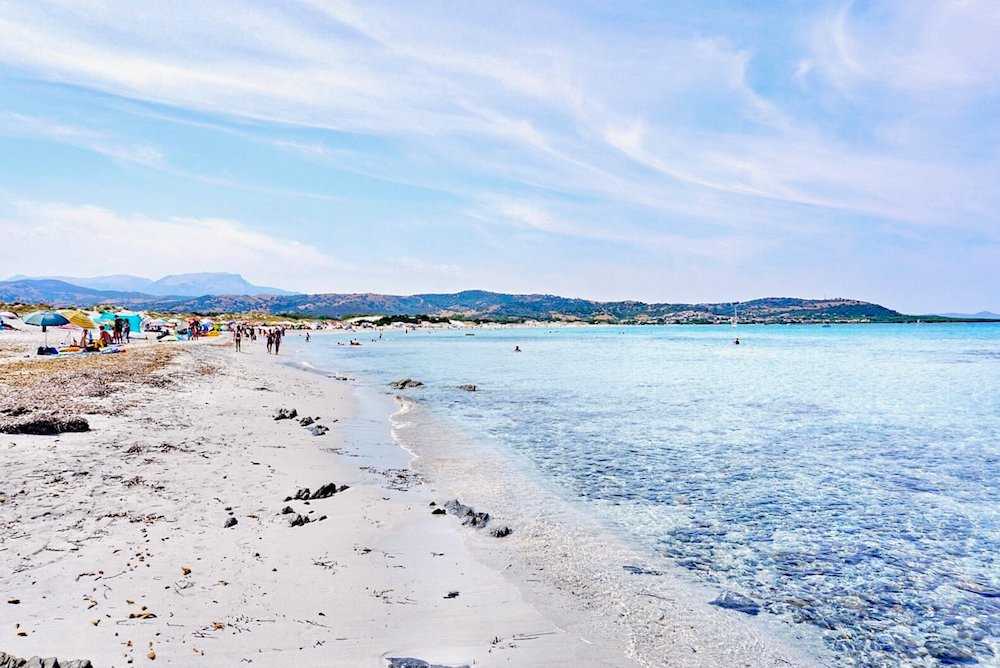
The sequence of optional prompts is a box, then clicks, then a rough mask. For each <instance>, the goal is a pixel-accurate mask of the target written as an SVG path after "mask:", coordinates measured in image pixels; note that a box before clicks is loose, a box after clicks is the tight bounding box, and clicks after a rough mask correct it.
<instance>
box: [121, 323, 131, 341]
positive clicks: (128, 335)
mask: <svg viewBox="0 0 1000 668" xmlns="http://www.w3.org/2000/svg"><path fill="white" fill-rule="evenodd" d="M124 323H125V324H124V325H123V326H122V331H123V332H124V333H125V343H132V323H130V322H129V321H128V320H125V321H124Z"/></svg>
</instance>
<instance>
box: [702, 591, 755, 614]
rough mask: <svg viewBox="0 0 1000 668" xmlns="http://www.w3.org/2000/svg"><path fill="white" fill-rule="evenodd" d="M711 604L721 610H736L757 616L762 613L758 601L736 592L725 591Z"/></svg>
mask: <svg viewBox="0 0 1000 668" xmlns="http://www.w3.org/2000/svg"><path fill="white" fill-rule="evenodd" d="M710 603H711V604H712V605H715V606H718V607H720V608H726V609H727V610H736V611H737V612H742V613H745V614H748V615H756V614H757V613H759V612H760V605H759V604H758V603H757V602H756V601H754V600H753V599H751V598H747V597H746V596H744V595H743V594H737V593H736V592H734V591H724V592H722V593H721V594H719V595H718V596H716V597H715V600H713V601H710Z"/></svg>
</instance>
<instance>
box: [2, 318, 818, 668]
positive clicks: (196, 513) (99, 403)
mask: <svg viewBox="0 0 1000 668" xmlns="http://www.w3.org/2000/svg"><path fill="white" fill-rule="evenodd" d="M19 336H20V335H19ZM10 341H12V339H10V338H7V339H0V343H3V344H4V345H10V344H9V342H10ZM219 343H221V344H223V345H219ZM225 344H226V342H217V343H214V344H213V343H199V344H172V345H170V348H171V349H173V350H175V351H176V354H173V355H168V356H167V357H169V359H168V360H160V361H159V362H158V364H157V367H156V368H155V369H153V368H152V367H149V366H148V363H147V362H145V361H144V360H143V358H144V357H145V356H148V355H151V354H157V355H160V354H161V353H159V352H156V353H154V352H153V351H159V350H163V349H165V348H164V347H163V346H162V344H161V345H160V346H156V345H149V346H146V347H145V348H146V350H145V351H144V349H143V346H136V347H135V348H133V349H132V350H130V351H129V352H128V353H126V354H125V355H122V356H115V357H121V358H126V357H127V358H129V359H128V362H127V363H128V364H129V365H138V366H136V367H135V368H146V369H147V370H146V371H144V372H143V374H144V376H149V378H152V379H153V380H154V381H155V382H150V381H149V379H148V378H136V379H133V380H131V381H130V380H128V379H127V378H121V377H116V378H115V383H114V384H112V386H110V387H103V388H99V389H100V391H98V390H94V394H96V395H98V396H95V397H84V398H83V400H81V398H80V397H79V396H78V394H77V395H76V396H73V397H71V398H72V400H73V401H74V402H76V403H73V404H72V407H73V409H74V411H76V414H86V417H87V419H88V420H89V421H90V424H91V427H92V431H89V432H84V433H67V434H61V435H59V436H26V435H10V434H0V463H2V465H3V470H4V472H5V476H4V483H3V487H2V488H0V530H2V537H0V562H2V563H3V564H4V566H5V568H3V569H0V591H2V593H3V596H4V600H3V601H0V606H2V607H0V634H2V635H0V651H6V652H8V653H9V654H11V655H14V656H20V657H29V656H32V655H40V656H57V657H59V658H60V659H67V658H68V659H77V658H79V659H83V658H86V659H90V660H91V661H93V664H94V666H127V665H138V664H141V665H162V664H166V665H178V666H190V665H206V666H230V665H242V664H244V663H246V664H252V665H260V666H284V665H293V663H297V662H299V661H301V662H304V665H324V666H326V665H330V666H385V665H387V659H389V658H390V657H414V658H418V659H421V660H424V661H427V662H429V663H430V664H437V665H444V666H460V665H470V666H471V665H476V666H499V665H505V666H512V665H513V666H629V665H705V666H709V665H799V664H800V663H802V661H801V660H800V657H798V655H797V654H796V653H794V652H787V653H786V652H785V651H784V650H783V648H782V647H781V645H780V644H779V645H777V646H775V647H771V646H768V647H766V648H765V650H764V651H761V650H760V648H759V647H758V645H760V644H761V642H762V641H761V639H760V638H759V637H758V635H757V634H756V632H755V631H754V630H753V629H751V628H750V627H749V626H747V627H745V628H744V626H743V622H742V620H739V619H737V618H735V617H734V615H736V614H737V613H732V612H728V611H717V612H715V613H712V614H711V615H710V616H709V618H708V623H709V624H718V625H720V626H719V629H715V630H713V629H712V628H710V627H707V628H706V627H705V626H704V624H705V619H703V618H702V617H698V618H697V619H694V618H692V619H691V620H690V621H691V622H692V623H688V620H687V619H685V618H684V617H683V616H684V615H686V614H688V612H689V611H687V610H686V609H685V605H686V603H685V602H682V603H681V604H676V605H663V601H659V602H657V603H656V605H654V606H653V607H652V608H651V609H650V610H649V611H647V612H648V614H650V615H652V617H651V618H650V620H646V621H645V622H644V624H645V626H643V627H640V628H644V629H646V631H644V632H648V633H650V634H652V635H653V636H654V637H650V638H644V639H641V640H644V641H646V642H637V639H636V638H635V637H629V635H628V634H629V633H630V632H632V633H634V629H635V628H636V627H635V626H634V625H631V626H630V625H629V624H627V623H626V622H628V621H629V620H625V619H622V617H623V616H624V614H623V613H622V610H623V609H624V608H622V606H620V605H619V604H618V602H617V601H605V602H603V603H602V602H601V601H598V600H594V599H593V598H588V597H587V596H583V595H582V594H579V593H576V592H574V591H572V589H573V587H572V582H571V581H569V580H570V578H569V577H568V576H566V575H565V574H563V575H562V576H560V574H552V577H549V574H540V573H539V572H538V571H537V569H536V570H535V571H534V572H531V571H529V570H528V569H526V568H524V567H523V564H519V561H524V560H525V559H528V560H530V559H532V558H535V557H537V556H538V553H539V552H542V551H545V550H547V549H553V547H554V546H550V545H547V544H543V543H542V542H541V541H542V540H550V541H551V540H552V537H551V535H544V534H542V533H541V529H540V528H539V525H535V526H515V534H514V536H511V537H510V538H507V539H500V538H494V537H492V536H490V535H489V533H488V532H487V531H477V530H475V529H469V528H467V527H462V526H461V524H460V522H459V520H458V519H457V518H455V517H452V516H443V517H442V516H439V515H433V514H432V513H431V510H432V508H431V506H430V505H429V504H430V502H431V501H436V502H438V503H441V502H443V501H444V500H445V499H446V498H450V496H449V495H450V494H451V493H456V492H458V493H461V492H463V491H468V493H469V494H470V495H472V496H470V497H462V500H463V501H467V502H468V501H469V500H470V499H471V500H474V501H475V500H477V499H475V490H474V489H470V488H465V489H464V490H463V488H462V487H461V486H458V488H457V489H456V487H455V486H454V485H451V486H450V487H448V488H446V487H445V485H450V483H448V482H447V481H444V480H440V481H438V480H433V479H427V480H422V479H421V477H420V475H419V474H418V473H416V472H414V471H413V470H412V468H411V467H402V466H398V462H400V461H403V462H405V461H406V460H407V457H406V456H405V455H402V456H401V452H400V450H399V449H398V447H397V446H396V445H395V443H393V441H392V439H391V437H390V434H389V424H388V422H387V421H385V423H384V424H380V420H384V417H383V418H380V417H379V415H378V412H377V410H376V411H374V412H373V411H372V409H371V406H368V405H367V404H364V405H362V404H361V403H359V402H360V401H361V398H360V397H361V396H362V395H361V394H359V393H358V392H357V390H356V388H355V387H354V386H353V384H352V383H350V382H343V381H337V380H334V379H331V378H326V377H323V376H321V375H319V374H315V373H309V372H306V371H303V370H300V369H295V368H291V367H289V366H286V365H285V364H282V363H280V362H281V361H282V360H279V359H276V358H273V357H268V356H266V355H265V354H264V352H263V347H262V346H257V347H252V348H250V352H247V353H243V354H237V353H235V352H234V351H233V350H232V348H231V346H229V345H225ZM7 352H8V353H9V350H8V351H7ZM66 362H73V363H75V364H85V363H82V362H76V361H75V360H31V362H30V363H31V364H33V365H43V364H48V365H59V364H64V363H66ZM11 363H12V360H11V359H7V360H5V361H3V362H0V373H3V370H4V368H5V367H7V365H9V364H11ZM13 363H14V364H21V365H22V367H23V364H22V363H21V362H19V361H17V360H16V359H14V360H13ZM124 363H125V362H124V360H123V364H124ZM143 364H146V366H145V367H142V365H143ZM8 368H10V367H8ZM39 368H42V367H39ZM73 373H74V375H79V374H81V373H84V371H77V370H74V371H73ZM122 375H124V374H122ZM64 387H65V386H64ZM34 388H35V389H34V390H32V391H31V392H27V391H24V389H23V387H21V386H18V387H12V386H10V385H8V386H4V387H3V390H4V392H5V395H6V396H5V399H4V401H5V403H4V407H7V406H8V405H9V404H11V402H12V399H11V396H17V395H19V394H20V393H23V394H24V396H30V397H31V398H32V400H33V401H36V402H37V401H42V402H43V403H44V401H45V400H44V398H40V397H39V394H38V391H37V384H36V385H35V386H34ZM63 391H64V390H63V389H61V388H60V387H52V388H50V394H49V399H48V401H49V402H54V403H68V402H70V399H71V398H68V397H66V396H64V394H60V392H63ZM74 391H75V392H76V393H79V392H80V390H79V389H76V388H74ZM45 407H46V406H41V407H39V406H33V407H32V408H33V409H39V408H45ZM282 407H284V408H295V409H296V410H297V411H298V414H299V416H300V417H301V416H306V415H308V416H312V417H317V416H318V417H319V418H320V420H319V423H320V424H323V425H325V426H327V427H329V428H330V431H329V432H328V433H327V434H325V435H322V436H314V435H313V434H312V433H311V432H310V431H309V430H307V429H306V428H304V427H302V426H300V425H299V424H298V422H297V421H296V420H281V421H275V420H274V419H273V417H272V416H273V415H274V413H275V411H276V410H277V409H279V408H282ZM0 408H3V407H0ZM88 411H95V412H94V413H88ZM2 417H3V416H2V415H0V418H2ZM387 469H388V470H387ZM417 470H418V471H419V472H424V471H431V470H437V471H441V472H443V471H444V469H440V468H437V469H428V468H426V467H417ZM331 482H332V483H336V484H337V485H348V486H349V489H347V490H344V491H343V492H338V493H336V494H334V495H333V496H331V497H329V498H323V499H317V500H311V501H309V502H308V503H306V502H304V501H301V500H292V501H288V502H286V501H285V499H286V497H288V496H295V494H296V492H297V490H299V489H300V488H304V487H308V488H310V489H311V490H313V491H315V490H316V489H317V488H319V487H320V486H321V485H324V484H327V483H331ZM482 498H489V497H486V496H484V497H482ZM285 506H290V507H291V508H292V509H293V510H294V513H292V514H282V509H283V508H285ZM482 509H483V510H488V511H491V512H500V513H501V517H502V509H501V508H499V507H498V508H495V509H494V508H482ZM300 514H301V515H302V516H303V517H307V518H309V519H311V520H313V521H310V522H309V523H307V524H305V525H303V526H296V527H292V526H290V525H289V519H290V518H294V517H296V516H298V515H300ZM323 516H325V519H323V520H322V521H319V518H321V517H323ZM231 517H232V518H235V519H236V521H237V523H236V525H235V526H232V527H228V528H226V527H225V526H224V525H225V524H226V523H227V521H229V518H231ZM504 541H506V542H504ZM532 541H534V542H532ZM557 547H558V548H559V549H561V550H565V551H567V554H570V553H572V552H573V551H574V550H579V549H598V548H600V546H599V545H597V544H596V543H590V544H586V543H583V544H576V545H574V544H564V545H559V546H557ZM528 548H531V549H528ZM531 550H534V552H532V551H531ZM575 572H576V571H575ZM580 572H582V571H580ZM612 585H613V583H605V586H606V587H608V586H612ZM452 592H457V595H451V593H452ZM8 600H16V601H18V602H17V603H8V602H7V601H8ZM657 614H659V617H658V618H657V617H656V615H657ZM664 620H666V621H664ZM722 626H735V627H737V629H738V630H739V633H743V634H744V635H743V636H739V633H738V634H737V636H738V637H745V638H746V639H747V640H746V643H747V644H745V645H740V644H739V643H737V644H735V645H731V646H730V644H728V642H726V643H722V642H717V641H715V640H713V638H714V637H715V636H718V637H724V638H725V639H727V641H728V639H729V638H731V637H732V635H731V631H732V630H731V629H727V630H726V633H724V634H717V633H716V630H720V629H721V628H722ZM678 634H680V635H678ZM692 638H693V639H695V640H696V641H698V645H699V647H700V648H701V649H702V650H703V651H702V652H701V653H700V654H699V653H698V652H697V651H696V652H694V653H692V651H691V649H690V647H689V641H691V639H692ZM748 647H752V648H753V651H748ZM154 657H155V658H154ZM414 665H421V664H414Z"/></svg>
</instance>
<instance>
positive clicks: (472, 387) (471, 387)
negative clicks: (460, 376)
mask: <svg viewBox="0 0 1000 668" xmlns="http://www.w3.org/2000/svg"><path fill="white" fill-rule="evenodd" d="M458 389H460V390H465V391H466V392H475V391H476V386H475V385H473V384H472V383H466V384H465V385H459V386H458Z"/></svg>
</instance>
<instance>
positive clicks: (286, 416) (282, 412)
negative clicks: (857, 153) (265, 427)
mask: <svg viewBox="0 0 1000 668" xmlns="http://www.w3.org/2000/svg"><path fill="white" fill-rule="evenodd" d="M298 416H299V412H298V411H297V410H295V409H294V408H279V409H278V412H277V413H275V414H274V419H275V420H291V419H294V418H297V417H298Z"/></svg>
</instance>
